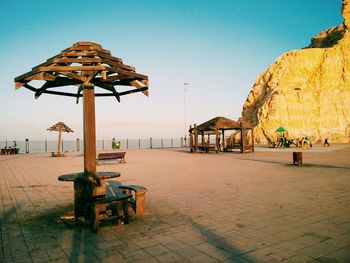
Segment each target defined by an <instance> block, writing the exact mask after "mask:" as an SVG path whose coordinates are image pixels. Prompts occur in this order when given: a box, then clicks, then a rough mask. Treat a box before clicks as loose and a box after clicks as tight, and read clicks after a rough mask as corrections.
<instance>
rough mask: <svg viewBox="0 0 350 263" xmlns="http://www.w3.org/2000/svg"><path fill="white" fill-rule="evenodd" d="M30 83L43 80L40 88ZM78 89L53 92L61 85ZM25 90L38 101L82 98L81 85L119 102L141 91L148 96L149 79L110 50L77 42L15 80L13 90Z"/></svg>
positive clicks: (91, 43)
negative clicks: (51, 96) (44, 96)
mask: <svg viewBox="0 0 350 263" xmlns="http://www.w3.org/2000/svg"><path fill="white" fill-rule="evenodd" d="M32 80H43V81H46V82H45V84H43V85H42V86H41V87H39V88H36V87H34V86H32V85H29V82H30V81H32ZM72 85H74V86H77V88H76V89H74V90H73V91H72V92H66V91H58V90H55V88H57V87H62V86H72ZM22 86H23V87H25V88H27V89H29V90H31V91H34V92H35V98H36V99H37V98H38V97H39V96H40V95H41V94H43V93H48V94H54V95H62V96H70V97H76V98H77V103H78V100H79V97H82V96H83V95H82V89H83V88H82V86H84V87H92V86H96V87H99V88H101V89H102V90H104V91H103V92H99V93H97V92H95V96H96V97H102V96H114V97H116V99H117V100H118V101H120V97H121V96H123V95H127V94H131V93H135V92H142V93H144V94H145V95H146V96H148V77H147V76H146V75H142V74H139V73H136V70H135V68H134V67H132V66H128V65H126V64H124V63H123V60H122V59H121V58H118V57H113V56H112V55H111V52H110V51H109V50H106V49H104V48H102V47H101V45H99V44H96V43H93V42H78V43H76V44H74V45H73V46H71V47H69V48H67V49H65V50H62V51H61V53H59V54H58V55H56V56H53V57H51V58H49V59H48V60H47V61H46V62H44V63H42V64H40V65H37V66H35V67H34V68H32V70H31V71H29V72H27V73H25V74H22V75H20V76H18V77H16V78H15V87H16V89H18V88H20V87H22ZM116 86H132V87H134V89H129V90H122V91H119V90H116Z"/></svg>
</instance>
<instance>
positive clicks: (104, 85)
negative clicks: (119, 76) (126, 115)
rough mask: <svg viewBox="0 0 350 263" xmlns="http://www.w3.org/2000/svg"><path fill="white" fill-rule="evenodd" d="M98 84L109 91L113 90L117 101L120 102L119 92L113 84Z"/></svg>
mask: <svg viewBox="0 0 350 263" xmlns="http://www.w3.org/2000/svg"><path fill="white" fill-rule="evenodd" d="M96 86H98V87H100V88H103V89H106V90H108V91H111V92H112V93H113V95H114V96H115V98H116V99H117V101H118V102H120V97H119V93H118V92H117V91H116V90H115V88H114V86H113V85H107V84H103V83H99V84H98V85H96Z"/></svg>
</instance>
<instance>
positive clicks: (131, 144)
mask: <svg viewBox="0 0 350 263" xmlns="http://www.w3.org/2000/svg"><path fill="white" fill-rule="evenodd" d="M116 141H119V142H120V149H124V150H125V149H160V148H178V147H186V146H187V142H186V140H185V139H184V138H183V137H181V138H152V137H151V138H148V139H141V138H139V139H129V138H127V139H116ZM16 144H17V148H19V152H20V153H40V152H55V151H56V148H57V141H54V140H30V139H25V140H16ZM12 145H13V140H1V141H0V148H3V147H7V146H12ZM83 150H84V141H83V140H80V139H79V138H77V139H76V140H62V144H61V151H62V152H65V151H83ZM96 150H97V151H107V150H112V139H100V140H96Z"/></svg>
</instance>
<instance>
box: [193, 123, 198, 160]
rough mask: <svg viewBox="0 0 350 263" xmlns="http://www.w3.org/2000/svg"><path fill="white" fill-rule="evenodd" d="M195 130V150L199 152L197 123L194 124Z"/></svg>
mask: <svg viewBox="0 0 350 263" xmlns="http://www.w3.org/2000/svg"><path fill="white" fill-rule="evenodd" d="M193 130H194V152H195V153H197V152H198V131H197V125H196V124H195V125H194V126H193Z"/></svg>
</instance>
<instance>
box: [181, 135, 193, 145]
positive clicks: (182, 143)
mask: <svg viewBox="0 0 350 263" xmlns="http://www.w3.org/2000/svg"><path fill="white" fill-rule="evenodd" d="M190 136H191V135H190ZM180 140H181V142H180V144H181V148H182V147H184V142H183V138H182V137H181V138H180ZM190 146H191V144H190Z"/></svg>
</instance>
